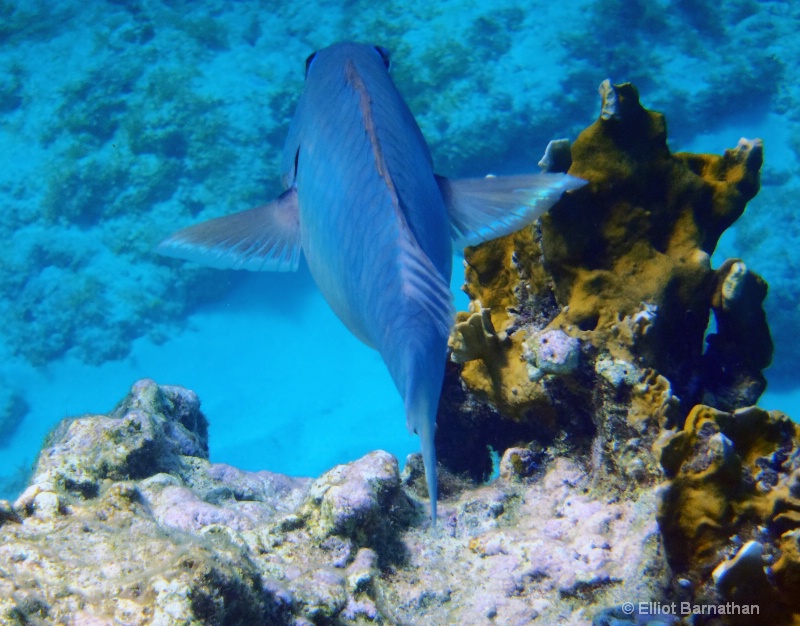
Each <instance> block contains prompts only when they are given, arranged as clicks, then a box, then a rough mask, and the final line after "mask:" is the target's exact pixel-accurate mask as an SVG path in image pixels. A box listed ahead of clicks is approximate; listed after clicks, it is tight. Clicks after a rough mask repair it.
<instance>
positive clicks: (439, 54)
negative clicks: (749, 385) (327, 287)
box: [0, 0, 800, 497]
mask: <svg viewBox="0 0 800 626" xmlns="http://www.w3.org/2000/svg"><path fill="white" fill-rule="evenodd" d="M522 6H525V7H526V8H525V9H522V8H520V7H522ZM798 27H800V9H799V8H798V7H796V6H795V3H791V2H730V3H722V6H719V3H711V2H702V1H700V2H692V3H687V2H672V3H671V2H665V1H662V2H639V1H632V2H629V1H625V2H622V1H621V0H618V1H608V0H606V1H603V2H600V1H590V0H585V1H582V2H573V3H545V2H533V3H525V4H524V5H523V4H518V3H515V2H502V1H501V2H497V1H494V2H491V3H488V2H487V3H475V2H469V1H467V0H452V1H449V2H440V3H430V2H387V3H383V4H380V5H378V4H374V3H372V4H368V3H360V2H354V3H344V4H342V5H339V4H336V3H327V2H319V3H318V5H313V3H312V4H309V3H292V4H291V5H289V4H287V5H285V6H284V5H278V4H276V5H275V6H271V7H269V8H264V7H263V3H257V2H248V1H242V2H237V3H225V2H221V1H219V2H191V3H188V2H168V1H164V2H157V1H144V2H130V3H112V2H109V3H78V2H71V1H65V2H60V3H57V4H56V3H48V2H44V1H41V2H36V1H33V0H31V1H17V2H3V3H0V58H2V63H0V202H2V209H3V210H2V211H1V212H0V234H1V235H2V236H3V241H4V243H5V245H4V247H3V251H2V253H0V292H2V294H3V297H2V301H0V307H1V308H2V316H3V317H2V319H3V321H4V324H3V327H2V328H1V329H0V363H2V365H0V388H2V389H3V390H4V392H5V395H0V400H2V401H5V398H7V397H8V394H9V393H16V394H17V396H18V397H19V398H23V399H24V401H25V402H26V403H27V405H28V407H29V410H28V412H27V414H26V416H25V418H24V420H23V421H22V422H21V424H20V425H19V427H18V428H17V429H16V431H15V433H14V434H13V436H11V437H10V438H7V439H6V440H4V441H3V442H0V497H3V496H5V497H13V495H14V494H15V493H16V492H17V491H18V490H19V487H20V484H21V482H20V481H21V480H23V479H24V475H25V471H26V468H27V467H29V466H30V464H31V462H32V461H33V460H34V458H35V455H36V453H37V451H38V449H39V446H40V444H41V440H42V438H43V436H44V435H45V433H46V432H47V431H48V429H50V428H51V427H52V426H53V425H54V424H55V423H56V422H57V421H58V420H59V419H61V418H63V417H65V416H68V415H76V414H82V413H85V412H106V411H108V410H110V409H111V408H113V406H114V404H115V403H116V402H117V401H118V400H120V399H121V398H122V397H123V396H124V394H125V393H126V391H127V389H128V388H129V387H130V385H131V383H133V382H134V381H135V380H136V379H138V378H142V377H149V378H153V379H155V380H157V381H158V382H160V383H168V384H179V385H183V386H186V387H189V388H192V389H194V390H195V391H196V392H197V393H198V394H199V396H200V398H201V400H202V402H203V408H204V410H205V412H206V414H207V416H208V417H209V419H210V422H211V429H210V441H211V457H212V460H214V461H225V462H229V463H232V464H235V465H237V466H239V467H242V468H246V469H270V470H273V471H279V472H286V473H290V474H295V475H315V474H319V473H320V472H321V471H324V470H325V469H327V468H329V467H330V466H331V465H333V464H335V463H338V462H343V461H348V460H352V459H354V458H357V457H358V456H361V455H362V454H364V453H365V452H367V451H369V450H372V449H376V448H382V449H385V450H389V451H390V452H392V453H394V454H396V455H397V456H398V457H399V458H401V459H403V458H404V456H405V455H406V454H408V453H410V452H413V451H416V450H417V446H418V443H417V440H416V438H414V437H411V436H409V435H408V434H407V433H406V430H405V424H404V415H403V411H402V405H401V402H400V398H399V396H398V395H397V393H396V391H395V389H394V387H393V385H392V383H391V381H390V379H389V377H388V374H387V372H386V371H385V368H384V366H383V364H382V362H381V360H380V358H379V357H378V355H377V354H376V353H374V352H372V351H370V350H369V349H367V348H365V347H364V346H362V345H361V344H359V343H358V341H357V340H355V339H354V338H353V337H352V336H350V335H349V334H348V333H347V331H346V330H345V329H344V328H343V326H342V325H341V324H340V323H339V322H338V320H336V318H335V317H334V316H333V314H332V313H331V312H330V311H329V309H328V308H327V306H326V305H325V303H324V302H323V300H322V298H321V296H320V295H319V294H318V292H317V291H316V288H315V287H314V285H313V283H312V282H311V280H310V277H309V276H308V273H307V271H305V270H304V269H301V271H300V272H299V273H298V274H293V275H249V274H247V275H239V274H234V273H232V272H214V271H210V270H200V269H197V268H192V267H191V266H188V267H187V266H186V265H182V264H180V263H174V262H171V261H165V260H162V259H159V258H157V257H155V256H154V255H153V254H152V252H151V250H152V247H153V245H154V244H155V243H157V242H158V241H159V240H160V239H161V238H162V237H163V236H164V235H166V234H168V233H170V232H172V231H173V230H175V229H177V228H180V227H183V226H186V225H188V224H190V223H193V222H195V221H197V220H198V219H206V218H209V217H214V216H217V215H222V214H226V213H230V212H232V211H235V210H240V209H244V208H247V207H249V206H253V205H255V204H258V203H261V202H264V201H266V200H268V199H270V198H271V197H273V196H274V195H276V193H277V192H278V191H279V190H280V189H279V170H278V166H279V154H280V149H281V146H282V142H283V138H284V137H285V133H286V128H287V125H288V120H289V118H290V116H291V113H292V110H293V107H294V103H295V100H296V98H297V96H298V94H299V91H300V89H301V88H302V78H303V64H304V61H305V58H306V56H307V55H308V54H309V53H310V52H312V51H313V50H314V49H316V48H319V47H322V46H324V45H327V44H329V43H332V42H333V41H337V40H341V39H355V40H364V41H373V42H375V43H380V44H382V45H384V46H386V47H387V48H389V49H390V50H391V51H392V52H393V67H392V72H393V75H394V77H395V80H396V82H397V83H398V86H399V87H400V89H401V91H403V93H404V94H405V95H406V97H407V99H408V102H409V104H410V106H411V108H412V110H413V111H414V112H415V114H416V115H417V117H418V120H419V123H420V125H421V127H422V129H423V132H424V133H425V135H426V137H427V138H428V141H429V143H430V145H431V148H432V151H433V154H434V160H435V163H436V164H437V168H438V170H439V171H440V172H441V173H442V174H445V175H475V174H484V173H488V172H494V173H505V172H511V171H524V170H535V169H536V165H535V164H536V162H537V161H538V159H539V158H540V156H541V154H542V151H543V148H544V146H545V145H546V143H547V141H548V140H550V139H553V138H558V137H564V136H566V137H571V138H574V137H575V135H576V134H577V133H578V132H579V131H580V130H581V129H582V128H583V127H585V126H587V125H588V124H590V123H591V122H592V121H593V120H594V118H595V117H596V115H597V113H598V106H599V103H598V98H597V95H596V88H597V85H599V83H600V82H601V81H602V80H603V79H605V78H606V77H610V78H611V79H612V80H614V81H615V82H622V81H625V80H632V81H634V82H635V83H636V84H637V86H638V87H639V89H640V92H641V94H642V101H643V103H644V104H645V105H646V106H648V107H650V108H653V109H656V110H660V111H663V112H665V114H666V115H667V120H668V123H669V135H670V142H671V147H672V148H673V149H674V150H690V151H696V152H706V151H707V152H714V153H721V152H722V151H723V150H725V149H726V148H730V147H733V146H735V145H736V142H737V141H738V139H739V137H741V136H746V137H762V138H764V139H765V146H766V164H765V167H764V170H763V182H764V185H763V189H762V192H761V194H760V195H759V196H758V197H757V198H756V199H755V200H754V201H753V202H751V204H750V206H749V208H748V210H747V212H746V213H745V215H744V216H743V218H742V219H741V220H740V222H739V223H738V224H737V226H736V227H735V228H734V229H731V231H729V233H727V234H726V235H725V237H724V238H723V240H722V242H721V243H720V249H719V251H718V253H717V254H716V255H715V257H714V263H715V264H719V263H721V262H722V260H724V258H727V257H732V256H741V257H742V258H744V260H745V261H746V262H747V264H748V266H749V267H750V268H752V269H754V270H755V271H757V272H759V273H760V274H762V275H763V276H765V277H766V278H767V280H768V281H769V282H770V285H771V292H770V296H769V299H768V302H767V311H768V315H769V319H770V322H771V325H772V329H773V334H774V335H775V338H776V354H775V365H774V366H773V368H772V369H771V370H769V371H768V372H767V374H768V377H769V379H770V385H771V387H770V390H769V391H768V393H767V394H766V395H765V397H764V398H763V400H762V404H763V405H764V406H766V407H767V408H778V409H782V410H784V411H786V412H788V413H790V414H791V413H794V415H795V416H797V415H800V390H798V386H797V385H796V383H795V377H794V374H793V369H794V368H793V364H794V362H795V359H796V357H798V356H800V347H798V346H796V345H795V342H794V339H793V338H794V337H795V336H796V334H795V333H796V329H797V321H798V317H800V312H799V311H800V289H798V287H797V282H796V277H797V271H798V269H800V268H798V267H797V261H796V260H795V258H794V255H793V254H792V253H791V251H792V250H795V249H797V244H798V240H800V226H798V224H797V223H796V220H795V216H794V213H793V209H792V207H793V203H794V199H795V198H796V197H797V191H798V189H797V188H798V186H800V182H799V181H798V179H797V176H796V174H795V173H796V172H797V171H800V168H798V151H799V150H800V120H798V118H797V116H796V114H795V113H794V112H795V111H798V110H800V87H798V85H797V84H795V83H793V82H791V79H792V78H793V77H794V76H795V75H796V59H797V58H800V50H798V48H800V41H799V40H800V38H798V37H797V35H796V33H797V32H798ZM460 267H461V266H460V263H459V262H458V261H457V262H456V264H455V270H454V277H453V287H454V291H455V292H456V293H457V292H458V285H459V283H460V282H461V280H462V275H461V273H460ZM458 304H459V308H462V309H463V308H464V307H465V306H466V302H465V299H464V298H463V296H461V299H460V300H459V301H458ZM0 410H3V408H2V407H0ZM0 419H2V418H0Z"/></svg>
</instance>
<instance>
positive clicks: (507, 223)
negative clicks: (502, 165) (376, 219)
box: [436, 173, 586, 248]
mask: <svg viewBox="0 0 800 626" xmlns="http://www.w3.org/2000/svg"><path fill="white" fill-rule="evenodd" d="M436 180H437V182H438V184H439V189H440V190H441V192H442V197H443V198H444V202H445V205H446V206H447V211H448V213H449V215H450V225H451V229H452V233H451V234H452V236H453V242H454V245H456V246H458V247H459V248H464V247H466V246H474V245H476V244H479V243H481V242H482V241H487V240H489V239H495V238H497V237H501V236H503V235H508V234H510V233H513V232H515V231H517V230H519V229H520V228H522V227H523V226H526V225H527V224H530V223H531V222H532V221H534V220H535V219H536V218H537V217H539V216H540V215H542V214H543V213H544V212H545V211H547V209H549V208H550V207H551V206H553V205H554V204H555V203H556V202H558V199H559V198H560V197H561V194H563V193H564V192H565V191H571V190H573V189H578V188H579V187H583V186H584V185H585V184H586V181H585V180H583V179H581V178H576V177H575V176H570V175H569V174H549V173H547V174H544V173H543V174H530V175H521V176H497V177H486V178H460V179H455V180H450V179H448V178H444V177H442V176H437V177H436Z"/></svg>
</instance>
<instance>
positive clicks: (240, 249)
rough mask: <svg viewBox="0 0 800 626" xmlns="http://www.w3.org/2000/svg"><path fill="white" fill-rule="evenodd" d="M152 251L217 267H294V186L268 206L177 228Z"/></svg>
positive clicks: (297, 240)
mask: <svg viewBox="0 0 800 626" xmlns="http://www.w3.org/2000/svg"><path fill="white" fill-rule="evenodd" d="M156 252H158V253H159V254H163V255H165V256H170V257H175V258H178V259H187V260H189V261H194V262H195V263H199V264H201V265H207V266H209V267H216V268H217V269H245V270H252V271H277V272H288V271H294V270H296V269H297V265H298V263H299V262H300V218H299V211H298V206H297V190H296V188H294V187H291V188H290V189H288V190H287V191H285V192H284V193H283V194H281V196H280V197H278V198H277V199H276V200H273V201H272V202H270V203H269V204H265V205H263V206H259V207H255V208H253V209H248V210H246V211H240V212H239V213H234V214H233V215H226V216H225V217H218V218H217V219H213V220H208V221H207V222H201V223H200V224H196V225H194V226H190V227H189V228H184V229H183V230H179V231H178V232H177V233H174V234H172V235H170V236H169V237H167V238H166V239H165V240H164V241H162V242H161V243H160V244H158V247H157V248H156Z"/></svg>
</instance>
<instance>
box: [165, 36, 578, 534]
mask: <svg viewBox="0 0 800 626" xmlns="http://www.w3.org/2000/svg"><path fill="white" fill-rule="evenodd" d="M389 66H390V56H389V52H388V51H387V50H386V49H385V48H383V47H381V46H375V45H370V44H366V43H352V42H341V43H335V44H333V45H330V46H328V47H326V48H323V49H321V50H318V51H317V52H315V53H314V54H312V55H310V56H309V57H308V59H307V60H306V76H305V84H304V89H303V92H302V94H301V96H300V98H299V101H298V104H297V108H296V111H295V113H294V116H293V118H292V120H291V122H290V125H289V132H288V136H287V138H286V143H285V145H284V149H283V156H282V183H283V189H284V191H283V193H282V194H281V195H280V196H279V197H278V198H277V199H275V200H273V201H271V202H269V203H267V204H265V205H262V206H258V207H255V208H251V209H247V210H244V211H241V212H238V213H234V214H231V215H227V216H223V217H219V218H216V219H211V220H208V221H205V222H201V223H199V224H196V225H193V226H189V227H188V228H185V229H183V230H180V231H178V232H176V233H174V234H172V235H170V236H169V237H167V238H166V239H164V240H163V241H162V242H161V243H160V244H159V245H158V247H157V251H158V252H159V253H161V254H163V255H166V256H171V257H176V258H181V259H186V260H190V261H194V262H197V263H200V264H203V265H206V266H211V267H217V268H223V269H246V270H252V271H294V270H296V269H297V267H298V265H299V262H300V257H301V254H302V255H303V256H304V257H305V260H306V263H307V265H308V268H309V270H310V273H311V275H312V277H313V279H314V281H315V282H316V284H317V286H318V287H319V290H320V291H321V292H322V294H323V296H324V298H325V300H326V301H327V303H328V304H329V305H330V307H331V309H333V311H334V312H335V313H336V315H337V316H338V318H339V319H340V320H341V321H342V322H343V323H344V325H345V326H346V327H347V328H348V329H349V330H350V332H351V333H353V334H354V335H355V336H356V337H357V338H358V339H360V340H361V341H362V342H363V343H365V344H366V345H367V346H370V347H371V348H374V349H375V350H377V351H378V352H379V353H380V355H381V357H382V359H383V362H384V364H385V365H386V367H387V369H388V371H389V373H390V375H391V378H392V380H393V382H394V385H395V386H396V387H397V390H398V392H399V393H400V395H401V396H402V399H403V404H404V409H405V417H406V426H407V428H408V429H409V431H410V432H412V433H414V434H416V435H418V436H419V439H420V447H421V451H422V458H423V461H424V466H425V480H426V483H427V488H428V495H429V500H430V514H431V524H432V526H434V527H435V525H436V519H437V499H438V498H437V496H438V493H437V466H436V450H435V446H434V435H435V429H436V413H437V409H438V405H439V398H440V395H441V390H442V384H443V380H444V370H445V363H446V360H447V339H448V336H449V334H450V331H451V328H452V326H453V324H454V317H455V310H454V306H453V298H452V294H451V292H450V277H451V272H452V262H453V250H454V247H455V249H462V250H463V248H464V247H466V246H470V245H476V244H477V243H480V242H482V241H486V240H488V239H493V238H496V237H499V236H502V235H507V234H509V233H512V232H514V231H516V230H519V229H520V228H522V227H524V226H526V225H527V224H529V223H531V222H532V221H534V220H535V219H536V218H538V217H539V216H540V215H542V214H543V213H544V212H545V211H547V210H548V209H549V208H550V207H551V206H552V205H553V204H555V203H556V202H557V201H558V200H559V199H560V198H561V196H562V194H563V193H565V192H568V191H571V190H574V189H578V188H579V187H581V186H582V185H584V184H585V181H583V180H582V179H579V178H576V177H574V176H570V175H568V174H563V173H536V174H530V175H517V176H498V177H486V178H463V179H448V178H445V177H443V176H439V175H437V174H436V173H435V172H434V168H433V159H432V156H431V152H430V149H429V147H428V144H427V142H426V141H425V138H424V137H423V134H422V131H421V130H420V127H419V125H418V124H417V122H416V120H415V118H414V115H413V114H412V112H411V110H410V109H409V107H408V105H407V104H406V102H405V100H404V99H403V97H402V95H401V94H400V92H399V91H398V89H397V87H396V86H395V84H394V82H393V81H392V78H391V76H390V74H389Z"/></svg>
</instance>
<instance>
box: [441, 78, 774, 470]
mask: <svg viewBox="0 0 800 626" xmlns="http://www.w3.org/2000/svg"><path fill="white" fill-rule="evenodd" d="M600 91H601V94H602V96H603V102H602V113H601V116H600V118H599V119H598V120H597V121H596V122H595V123H594V124H592V125H591V126H590V127H589V128H587V129H586V130H585V131H583V132H582V133H581V134H580V136H579V137H578V138H577V140H576V141H575V143H574V144H573V145H572V163H571V167H570V169H569V172H570V173H571V174H574V175H576V176H579V177H582V178H585V179H587V180H588V181H589V185H587V187H585V188H584V189H582V190H579V191H577V192H575V193H571V194H568V196H567V197H565V198H564V199H563V200H562V202H560V203H559V204H558V205H556V206H555V207H554V208H553V209H552V210H551V211H550V213H549V214H547V215H545V216H543V218H542V219H541V224H540V226H539V227H538V228H533V227H532V228H528V229H525V230H523V231H520V232H518V233H514V234H512V235H509V236H508V237H504V238H500V239H496V240H494V241H491V242H487V243H486V244H484V245H482V246H478V247H476V248H472V249H468V250H467V251H466V252H465V258H466V264H467V270H466V284H465V286H464V290H465V291H466V292H467V295H468V296H469V297H470V299H471V301H472V302H473V303H477V304H476V306H477V307H479V308H480V309H481V316H482V318H481V320H482V321H481V327H482V328H483V329H484V330H483V333H482V334H481V333H472V334H467V335H465V334H464V333H463V332H462V330H461V327H457V329H456V333H455V335H456V336H457V337H458V339H457V341H456V343H459V344H460V345H459V350H458V351H454V354H455V356H456V357H457V359H456V360H460V361H466V362H464V365H463V369H462V371H461V378H462V380H463V381H464V383H465V384H466V386H467V388H468V389H469V390H470V391H471V392H472V393H474V394H475V395H476V396H477V397H478V398H479V399H482V400H484V401H486V402H487V403H488V404H490V405H491V407H493V408H494V409H496V411H497V412H498V413H500V414H501V415H503V416H505V417H506V418H510V421H513V422H514V424H509V428H510V430H511V431H512V433H511V434H510V435H509V437H506V438H504V437H503V433H502V431H503V428H497V426H496V425H495V426H494V427H493V428H492V430H493V432H494V433H495V434H494V437H493V438H491V439H489V441H488V442H487V441H483V442H478V444H477V445H486V444H487V443H488V444H489V445H491V446H493V447H496V449H499V450H502V449H505V447H507V446H508V445H510V444H513V443H514V441H513V439H514V438H517V437H519V435H520V428H519V427H520V425H525V424H527V425H528V428H527V431H528V432H529V433H530V436H529V438H534V437H535V438H540V439H541V438H545V439H547V438H548V437H549V438H553V437H557V436H558V433H559V432H561V433H564V432H569V435H570V439H571V440H572V441H573V443H572V444H570V445H574V442H575V440H576V437H575V433H574V432H573V431H574V427H573V426H565V424H569V423H571V422H572V423H575V422H576V421H577V422H582V423H583V428H582V429H580V430H582V431H583V432H584V433H586V434H587V435H588V436H589V437H590V438H591V437H594V433H595V431H597V430H603V429H605V428H606V427H607V426H606V423H605V422H604V418H603V417H598V416H604V415H609V414H611V413H613V412H614V411H613V410H612V407H611V404H614V403H615V402H617V403H619V404H620V405H621V406H622V409H621V410H624V411H625V412H626V413H628V412H629V411H628V408H627V404H630V403H631V400H629V399H628V400H624V399H622V398H621V397H620V394H623V395H624V394H628V395H631V394H633V396H635V395H636V389H637V384H639V382H642V384H646V383H644V381H645V379H647V378H648V377H649V374H647V372H648V371H649V370H652V371H654V372H657V374H658V375H660V376H663V377H664V378H665V379H666V380H667V381H668V384H669V388H670V392H671V393H672V394H673V396H674V397H675V398H679V399H680V400H679V402H680V403H681V405H682V407H683V411H684V415H685V412H686V411H688V409H689V408H690V407H691V406H693V405H694V404H695V403H697V402H699V401H701V400H704V401H706V402H708V403H710V404H714V405H715V406H718V407H719V408H721V409H725V410H733V409H736V408H740V407H743V406H749V405H752V404H754V403H755V402H756V400H757V399H758V397H759V396H760V395H761V393H762V392H763V390H764V387H765V385H766V382H765V379H764V376H763V374H762V370H763V369H764V368H765V367H766V366H767V365H769V362H770V358H771V355H772V348H773V346H772V340H771V338H770V335H769V329H768V327H767V324H766V319H765V316H764V313H763V310H762V308H761V306H762V301H763V300H764V297H765V295H766V284H765V283H764V281H763V280H761V279H760V278H759V277H758V276H757V275H755V274H753V273H752V272H751V271H750V270H748V269H747V268H746V267H745V265H744V264H743V263H742V262H741V261H737V260H731V261H728V262H726V263H724V264H723V265H722V267H720V268H719V269H718V270H714V269H712V268H711V264H710V260H709V259H710V255H711V253H712V252H713V251H714V248H715V246H716V244H717V241H718V239H719V237H720V235H721V234H722V233H723V232H724V230H725V229H726V228H727V227H729V226H730V225H731V224H732V223H733V222H734V221H735V220H736V219H737V218H738V217H739V216H740V215H741V214H742V212H743V211H744V208H745V204H746V203H747V201H748V200H750V199H751V198H752V197H753V196H754V195H755V194H756V192H757V191H758V187H759V178H758V175H759V170H760V167H761V163H762V148H761V142H760V141H759V140H754V141H744V140H743V141H742V142H740V144H739V146H738V147H737V148H736V149H734V150H729V151H727V152H726V153H725V155H724V156H722V157H719V156H714V155H692V154H683V153H678V154H675V155H673V154H671V153H670V152H669V149H668V148H667V143H666V124H665V121H664V118H663V116H661V115H660V114H658V113H653V112H650V111H647V110H646V109H644V108H643V107H642V106H641V104H640V103H639V98H638V93H637V91H636V89H635V88H634V87H633V86H631V85H629V84H625V85H611V83H610V82H609V81H606V82H604V83H603V85H602V86H601V90H600ZM487 309H488V314H487V312H486V310H487ZM712 313H713V316H714V319H715V322H716V330H715V331H714V332H711V333H710V334H709V336H708V347H707V349H704V336H705V334H706V330H707V328H708V326H709V319H710V316H711V315H712ZM466 321H468V320H466ZM462 323H463V322H462ZM494 336H496V337H503V338H504V341H502V342H498V341H494V340H493V341H491V342H490V341H489V339H491V338H492V337H494ZM487 337H488V339H487ZM745 338H747V340H745ZM470 342H472V344H471V343H470ZM452 343H453V342H451V345H452ZM467 356H473V358H472V360H468V359H467ZM476 356H477V358H476ZM604 386H607V391H605V392H602V393H598V390H600V389H603V387H604ZM615 396H616V397H615ZM589 406H591V407H592V408H591V409H590V410H588V411H587V408H586V407H589ZM444 412H445V413H448V411H447V410H445V411H444ZM453 412H454V413H458V411H456V410H454V411H453ZM442 421H443V422H444V423H445V424H447V423H448V417H447V416H445V417H444V418H443V420H442ZM503 421H505V422H506V423H508V422H509V419H506V420H501V422H503ZM628 421H630V419H629V420H628ZM660 421H661V422H663V423H656V425H655V430H653V429H652V428H651V431H652V432H651V436H652V435H653V434H655V432H656V431H657V429H658V427H665V426H670V425H673V426H674V425H680V423H681V420H680V417H679V416H676V417H674V418H673V419H672V420H670V419H668V416H665V418H664V419H663V420H660ZM656 422H658V420H656ZM453 430H455V431H458V430H463V429H460V428H459V427H458V425H455V426H454V427H453V429H452V430H451V429H450V428H449V427H447V426H445V427H444V428H440V431H441V437H440V441H443V440H445V439H448V440H449V439H451V438H452V437H458V436H459V435H458V432H453ZM645 430H646V428H645ZM651 438H652V437H651ZM470 453H472V454H474V455H476V456H478V457H479V456H481V455H482V454H483V452H482V451H477V450H470ZM477 463H480V462H479V461H477Z"/></svg>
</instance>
